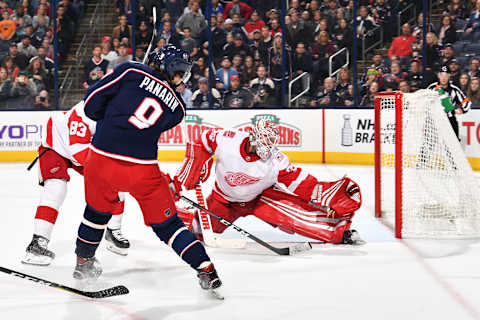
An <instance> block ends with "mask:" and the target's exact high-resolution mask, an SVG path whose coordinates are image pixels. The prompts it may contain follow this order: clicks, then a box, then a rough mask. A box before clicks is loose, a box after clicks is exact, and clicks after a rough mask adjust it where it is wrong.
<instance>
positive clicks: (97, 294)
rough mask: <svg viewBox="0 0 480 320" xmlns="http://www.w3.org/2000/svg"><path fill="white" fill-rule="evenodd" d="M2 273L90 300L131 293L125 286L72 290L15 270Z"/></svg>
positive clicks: (0, 269)
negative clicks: (98, 289) (95, 289)
mask: <svg viewBox="0 0 480 320" xmlns="http://www.w3.org/2000/svg"><path fill="white" fill-rule="evenodd" d="M0 271H2V272H4V273H6V274H10V275H12V276H15V277H19V278H23V279H27V280H30V281H33V282H37V283H41V284H43V285H46V286H49V287H52V288H57V289H62V290H64V291H67V292H70V293H75V294H78V295H81V296H84V297H88V298H94V299H99V298H108V297H114V296H119V295H123V294H127V293H129V291H128V289H127V287H125V286H115V287H112V288H108V289H105V290H100V291H82V290H78V289H75V288H70V287H67V286H64V285H62V284H58V283H55V282H51V281H48V280H44V279H40V278H37V277H34V276H30V275H28V274H25V273H21V272H18V271H14V270H11V269H8V268H4V267H0Z"/></svg>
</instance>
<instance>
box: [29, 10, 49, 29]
mask: <svg viewBox="0 0 480 320" xmlns="http://www.w3.org/2000/svg"><path fill="white" fill-rule="evenodd" d="M49 25H50V18H49V17H48V16H47V13H46V7H45V5H40V6H38V11H37V14H36V15H35V16H34V17H33V20H32V26H33V29H34V30H35V32H39V33H40V34H45V33H46V32H47V29H48V27H49Z"/></svg>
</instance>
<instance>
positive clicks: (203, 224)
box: [195, 183, 247, 249]
mask: <svg viewBox="0 0 480 320" xmlns="http://www.w3.org/2000/svg"><path fill="white" fill-rule="evenodd" d="M195 195H196V196H197V201H198V204H200V206H202V207H204V208H206V207H207V205H206V202H205V199H204V198H203V192H202V185H201V184H200V183H198V184H197V185H195ZM198 218H199V222H200V228H201V229H202V235H203V242H204V243H205V245H207V246H208V247H214V248H231V249H242V248H245V245H246V244H247V241H246V240H242V239H224V238H221V237H220V236H218V234H216V233H214V232H213V229H212V222H211V221H210V216H209V215H208V214H207V213H206V212H205V211H203V210H198Z"/></svg>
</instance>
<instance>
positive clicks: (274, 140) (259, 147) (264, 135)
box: [250, 119, 280, 160]
mask: <svg viewBox="0 0 480 320" xmlns="http://www.w3.org/2000/svg"><path fill="white" fill-rule="evenodd" d="M279 138H280V136H279V132H278V128H277V126H276V125H275V124H274V123H273V122H271V121H268V120H265V119H259V120H257V122H256V123H255V125H254V126H253V129H252V131H251V132H250V143H251V144H252V145H253V146H255V147H256V152H257V155H258V156H259V157H260V159H262V160H267V159H268V158H270V156H271V155H272V151H273V150H274V149H275V148H276V146H277V145H278V140H279Z"/></svg>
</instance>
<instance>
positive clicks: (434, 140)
mask: <svg viewBox="0 0 480 320" xmlns="http://www.w3.org/2000/svg"><path fill="white" fill-rule="evenodd" d="M379 97H380V119H381V121H380V137H381V139H380V141H381V143H380V150H381V155H380V160H381V169H380V170H381V171H380V172H381V173H380V176H381V180H380V188H381V193H380V194H381V214H382V217H383V218H384V219H385V221H386V222H387V223H389V224H392V226H393V225H394V223H395V184H396V181H395V169H396V168H395V143H396V139H395V125H396V123H395V101H396V100H395V99H398V97H397V98H396V97H395V95H392V96H389V95H387V96H379ZM401 99H402V103H401V105H402V118H403V119H402V130H401V132H402V139H401V140H402V144H401V145H402V162H401V163H402V168H397V169H398V170H401V177H402V178H401V182H400V183H401V193H402V202H401V221H402V223H401V224H402V225H401V226H395V228H398V227H401V236H402V237H403V238H455V239H458V238H473V237H479V236H480V189H479V188H478V185H477V181H476V179H475V176H474V173H473V171H472V168H471V167H470V164H469V163H468V161H467V158H466V156H465V154H464V152H463V150H462V148H461V146H460V143H459V141H458V139H457V137H456V136H455V133H454V132H453V130H452V128H451V125H450V122H449V120H448V117H447V116H446V114H445V112H444V111H443V107H442V105H441V102H440V99H439V95H438V94H437V93H436V92H434V91H431V90H419V91H417V92H415V93H408V94H403V95H401ZM377 183H378V181H377Z"/></svg>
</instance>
